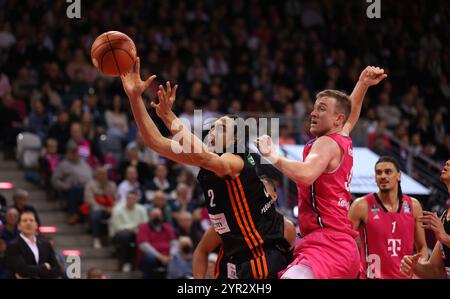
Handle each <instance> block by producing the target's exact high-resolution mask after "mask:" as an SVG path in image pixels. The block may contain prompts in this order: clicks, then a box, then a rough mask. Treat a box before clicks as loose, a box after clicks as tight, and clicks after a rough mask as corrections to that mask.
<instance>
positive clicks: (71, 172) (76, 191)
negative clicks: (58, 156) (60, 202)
mask: <svg viewBox="0 0 450 299" xmlns="http://www.w3.org/2000/svg"><path fill="white" fill-rule="evenodd" d="M91 179H92V170H91V168H90V167H89V165H88V164H87V163H86V162H85V161H84V160H82V159H80V157H79V155H78V147H77V145H76V144H75V143H74V142H73V141H69V143H68V145H67V154H66V157H65V159H64V160H63V161H62V162H61V163H60V164H59V165H58V167H56V169H55V172H54V173H53V175H52V185H53V187H54V188H55V189H56V190H57V191H58V192H60V193H61V197H62V198H64V199H66V200H67V204H68V206H67V211H68V212H69V218H68V219H67V221H68V223H69V224H75V223H77V222H78V221H79V219H80V217H79V214H78V213H79V208H80V205H81V204H82V203H83V200H84V187H85V185H86V184H87V183H88V182H89V181H90V180H91Z"/></svg>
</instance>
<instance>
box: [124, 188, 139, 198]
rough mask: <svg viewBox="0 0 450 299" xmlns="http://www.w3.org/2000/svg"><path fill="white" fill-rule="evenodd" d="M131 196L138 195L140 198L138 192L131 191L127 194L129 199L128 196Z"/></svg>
mask: <svg viewBox="0 0 450 299" xmlns="http://www.w3.org/2000/svg"><path fill="white" fill-rule="evenodd" d="M130 194H133V195H136V196H137V197H139V193H138V192H137V190H134V189H133V190H130V191H128V192H127V197H128V195H130Z"/></svg>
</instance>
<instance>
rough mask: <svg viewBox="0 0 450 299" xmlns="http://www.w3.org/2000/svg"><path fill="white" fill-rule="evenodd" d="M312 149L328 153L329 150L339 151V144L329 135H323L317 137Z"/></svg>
mask: <svg viewBox="0 0 450 299" xmlns="http://www.w3.org/2000/svg"><path fill="white" fill-rule="evenodd" d="M313 147H314V148H321V149H323V150H324V151H329V150H330V149H339V143H338V141H337V140H335V139H334V138H333V137H332V136H330V135H323V136H320V137H318V138H317V139H316V140H315V141H314V143H313Z"/></svg>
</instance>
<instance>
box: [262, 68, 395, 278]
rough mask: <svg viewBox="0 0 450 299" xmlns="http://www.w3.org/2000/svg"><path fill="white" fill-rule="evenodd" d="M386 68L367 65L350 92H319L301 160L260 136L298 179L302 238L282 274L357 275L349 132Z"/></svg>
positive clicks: (270, 154)
mask: <svg viewBox="0 0 450 299" xmlns="http://www.w3.org/2000/svg"><path fill="white" fill-rule="evenodd" d="M386 76H387V75H386V74H385V73H384V70H383V69H380V68H378V67H367V68H366V69H365V70H364V71H363V72H362V73H361V75H360V77H359V80H358V83H357V84H356V86H355V89H354V90H353V92H352V94H351V95H350V97H349V96H348V95H346V94H345V93H343V92H340V91H337V90H325V91H322V92H320V93H318V94H317V96H316V102H315V104H314V109H313V111H312V112H311V128H310V132H311V133H312V134H313V135H314V136H316V138H315V139H314V140H312V141H311V142H308V144H306V145H305V148H304V152H303V160H304V161H303V162H300V161H295V160H289V159H287V158H285V157H281V156H279V155H278V154H277V152H276V150H275V147H274V145H273V143H272V139H271V137H269V136H267V135H265V136H262V137H260V138H258V139H257V141H256V143H257V146H258V148H259V150H260V152H261V154H262V155H263V156H265V157H266V158H267V159H268V160H269V161H271V162H272V163H273V164H274V165H275V166H276V167H277V168H278V169H279V170H280V171H281V172H283V174H285V175H286V176H288V177H289V178H290V179H292V180H293V181H295V182H296V183H297V187H298V197H299V200H298V204H299V212H298V222H299V227H300V233H301V237H302V239H301V240H300V241H299V242H298V244H297V247H296V249H295V252H294V256H295V259H294V262H292V263H291V264H290V265H289V267H288V268H287V269H286V270H285V271H284V272H283V273H280V276H281V278H356V277H357V276H358V273H359V253H358V248H357V246H356V242H355V240H354V238H355V237H356V236H357V233H356V232H355V231H354V230H353V228H352V223H351V221H350V220H349V219H348V217H347V213H348V208H349V206H350V200H351V196H350V189H349V184H350V180H351V176H352V167H353V152H352V140H351V138H350V137H349V134H350V131H351V130H352V129H353V127H354V125H355V124H356V122H357V120H358V118H359V113H360V111H361V106H362V101H363V99H364V95H365V93H366V92H367V90H368V88H369V87H370V86H372V85H376V84H378V83H379V82H380V81H381V80H383V79H384V78H386Z"/></svg>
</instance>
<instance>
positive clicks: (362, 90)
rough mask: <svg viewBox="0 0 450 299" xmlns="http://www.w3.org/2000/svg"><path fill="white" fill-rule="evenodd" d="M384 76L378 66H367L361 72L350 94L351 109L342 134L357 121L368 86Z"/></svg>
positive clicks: (376, 82)
mask: <svg viewBox="0 0 450 299" xmlns="http://www.w3.org/2000/svg"><path fill="white" fill-rule="evenodd" d="M386 77H387V74H385V73H384V69H381V68H379V67H373V66H368V67H366V68H365V69H364V70H363V71H362V72H361V75H360V76H359V80H358V82H357V83H356V85H355V88H354V89H353V92H352V94H351V95H350V99H351V101H352V110H351V112H350V115H349V117H348V119H347V121H346V122H345V124H344V128H343V130H342V133H343V134H344V135H349V134H350V132H351V131H352V130H353V128H354V127H355V125H356V123H357V122H358V119H359V115H360V114H361V107H362V103H363V100H364V97H365V95H366V92H367V90H368V89H369V87H370V86H373V85H377V84H378V83H380V82H381V81H382V80H383V79H384V78H386Z"/></svg>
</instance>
